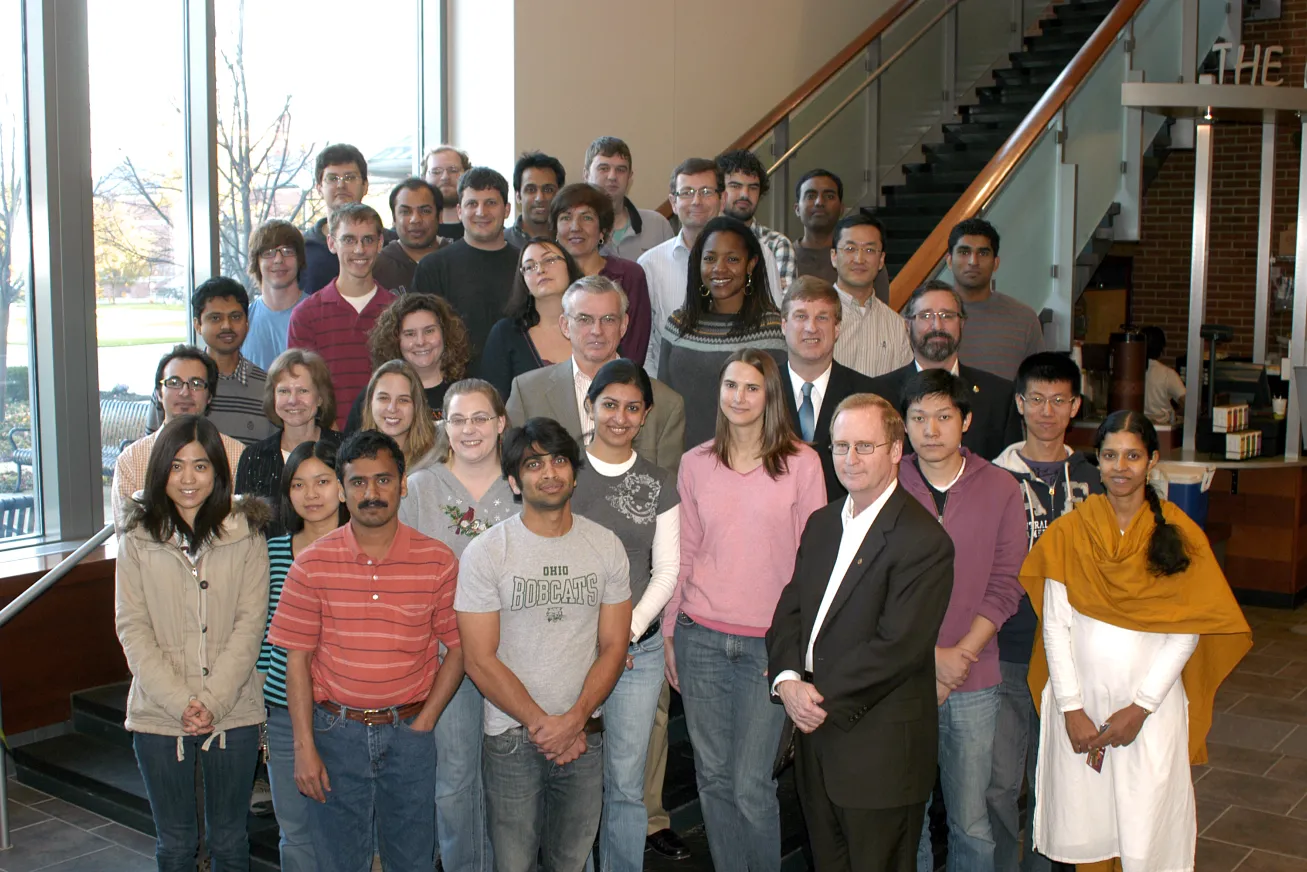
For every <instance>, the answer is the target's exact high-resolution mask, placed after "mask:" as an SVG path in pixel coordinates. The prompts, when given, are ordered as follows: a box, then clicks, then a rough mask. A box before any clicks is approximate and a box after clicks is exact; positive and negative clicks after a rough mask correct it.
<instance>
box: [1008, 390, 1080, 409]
mask: <svg viewBox="0 0 1307 872" xmlns="http://www.w3.org/2000/svg"><path fill="white" fill-rule="evenodd" d="M1021 399H1023V400H1025V401H1026V404H1027V405H1031V406H1035V407H1037V408H1038V407H1043V406H1052V407H1053V408H1054V409H1057V410H1058V411H1059V412H1060V411H1062V410H1063V409H1065V408H1067V407H1068V406H1070V405H1071V403H1072V402H1073V401H1074V398H1073V397H1064V396H1062V395H1061V394H1058V395H1056V396H1052V397H1043V396H1040V395H1039V394H1022V395H1021Z"/></svg>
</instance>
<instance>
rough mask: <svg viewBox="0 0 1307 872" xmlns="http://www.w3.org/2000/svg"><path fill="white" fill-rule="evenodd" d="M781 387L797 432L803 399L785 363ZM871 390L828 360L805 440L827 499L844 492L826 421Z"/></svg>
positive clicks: (869, 383)
mask: <svg viewBox="0 0 1307 872" xmlns="http://www.w3.org/2000/svg"><path fill="white" fill-rule="evenodd" d="M781 389H782V390H783V391H784V392H785V407H786V408H787V409H789V410H790V424H791V425H792V426H793V427H794V432H795V433H799V432H800V430H799V404H800V403H801V402H803V399H802V397H796V396H795V395H794V385H793V384H792V383H791V381H790V371H789V366H783V367H781ZM875 392H876V390H875V385H874V383H873V382H872V380H871V379H870V378H868V377H867V376H865V375H863V374H862V373H860V372H858V371H857V370H856V369H850V368H849V367H847V366H845V365H844V364H842V363H839V362H837V361H834V360H832V361H831V370H830V381H828V382H827V383H826V394H825V396H823V397H822V399H821V412H820V414H818V415H817V420H816V422H815V424H814V426H813V428H812V442H810V443H808V444H810V445H811V446H812V447H813V448H814V449H815V450H816V451H817V454H818V456H819V457H821V471H822V473H823V474H824V475H825V476H826V499H828V500H838V499H840V498H842V497H843V496H844V495H845V494H847V493H848V491H846V490H845V489H844V485H842V484H840V480H839V478H838V477H836V475H835V458H834V457H832V456H831V453H830V422H831V418H832V417H834V415H835V407H836V406H838V405H839V404H840V402H841V401H842V400H843V399H844V398H845V397H848V396H851V395H852V394H864V393H875ZM1004 447H1006V446H1004Z"/></svg>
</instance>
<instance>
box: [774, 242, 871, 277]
mask: <svg viewBox="0 0 1307 872" xmlns="http://www.w3.org/2000/svg"><path fill="white" fill-rule="evenodd" d="M830 253H831V250H830V249H829V248H804V247H803V246H802V245H800V244H799V243H797V242H796V243H794V264H795V266H796V267H797V268H798V272H799V275H800V276H816V277H817V278H819V279H825V280H826V281H828V282H830V283H831V284H832V285H833V284H835V282H837V281H838V280H839V273H837V272H836V271H835V264H833V263H831V262H830ZM881 271H882V272H884V270H881Z"/></svg>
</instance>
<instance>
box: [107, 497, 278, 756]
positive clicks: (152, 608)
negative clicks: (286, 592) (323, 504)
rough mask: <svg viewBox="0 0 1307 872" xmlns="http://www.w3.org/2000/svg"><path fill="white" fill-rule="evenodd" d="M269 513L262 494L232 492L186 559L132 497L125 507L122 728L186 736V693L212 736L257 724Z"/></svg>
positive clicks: (119, 607)
mask: <svg viewBox="0 0 1307 872" xmlns="http://www.w3.org/2000/svg"><path fill="white" fill-rule="evenodd" d="M269 516H270V512H269V510H268V507H267V504H266V503H264V502H263V501H262V500H259V499H255V498H245V499H241V500H238V501H237V502H236V503H235V504H234V505H233V506H232V511H231V514H229V515H228V516H227V518H226V520H225V521H223V525H222V535H221V536H218V537H216V538H212V539H210V541H209V542H207V543H206V544H205V545H203V546H202V547H201V548H200V551H199V553H198V554H197V555H196V559H195V563H194V566H192V564H191V562H190V561H189V560H188V559H187V557H186V555H185V553H183V551H182V550H181V548H180V547H178V545H177V543H176V542H175V541H168V542H160V541H158V540H157V539H155V538H153V537H152V536H151V535H150V534H149V533H147V532H146V530H145V528H144V527H143V526H142V525H141V508H140V506H139V505H136V506H134V507H133V508H132V509H131V510H130V512H129V514H128V518H127V524H126V527H127V533H126V535H125V536H124V537H123V541H122V545H121V546H120V548H119V549H118V561H117V579H116V604H115V610H114V611H115V623H116V626H117V629H118V639H119V641H121V642H122V646H123V652H124V653H125V654H126V655H127V665H128V667H129V668H130V669H131V671H132V685H131V690H130V691H129V692H128V695H127V722H126V726H127V729H129V730H133V731H136V732H141V733H155V734H159V735H164V736H182V735H185V731H184V730H183V729H182V713H183V712H185V710H186V707H187V706H188V705H189V704H190V701H191V698H192V697H194V698H195V699H197V700H199V702H201V703H202V704H203V705H204V707H205V708H207V709H208V710H209V711H210V712H211V713H212V714H213V725H214V733H213V735H215V736H220V735H221V733H222V732H223V731H225V730H230V729H235V728H236V727H245V726H249V725H251V724H258V723H262V722H263V720H264V717H265V715H264V708H263V692H262V690H261V683H260V679H259V675H258V673H257V672H256V671H255V669H254V664H255V661H256V660H257V659H258V656H259V646H260V644H262V642H263V630H264V626H265V624H266V622H267V612H268V546H267V542H266V541H265V540H264V538H263V533H262V531H263V528H264V527H265V526H266V524H267V522H268V520H269ZM179 753H180V752H179Z"/></svg>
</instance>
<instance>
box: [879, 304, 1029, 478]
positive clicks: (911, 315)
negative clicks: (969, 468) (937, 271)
mask: <svg viewBox="0 0 1307 872" xmlns="http://www.w3.org/2000/svg"><path fill="white" fill-rule="evenodd" d="M966 319H967V313H966V309H965V307H964V306H963V305H962V297H960V296H959V295H958V293H957V291H955V290H953V286H952V285H950V284H949V283H948V282H942V281H930V282H927V283H926V284H924V285H922V286H921V287H919V288H917V289H916V290H915V291H913V292H912V296H911V297H909V298H908V302H907V305H905V306H904V307H903V321H904V324H905V325H906V326H907V331H908V342H909V343H910V344H911V345H912V356H913V361H912V363H909V364H908V365H907V366H902V367H899V368H898V369H896V370H894V371H893V372H887V373H885V375H882V376H878V377H876V378H874V379H872V384H873V387H872V391H873V392H874V393H877V394H880V395H881V396H882V397H884V398H885V399H887V400H889V401H890V402H891V403H893V404H894V405H895V406H897V405H898V404H899V402H900V400H901V399H902V395H903V385H904V384H905V383H906V382H907V380H908V378H909V377H910V376H912V375H913V374H914V373H917V372H920V371H921V370H923V369H945V370H948V371H949V372H952V373H953V374H954V375H956V376H957V377H958V378H960V379H961V380H962V382H963V384H964V385H966V387H967V390H969V391H970V392H971V427H970V428H969V429H968V430H967V431H966V432H965V433H964V434H963V435H962V445H963V446H964V447H965V448H967V449H968V450H970V451H974V452H975V453H976V454H979V455H980V456H981V457H983V458H985V459H986V460H993V459H994V458H995V457H998V456H999V454H1001V453H1002V452H1003V449H1004V448H1007V447H1008V446H1009V445H1011V444H1012V443H1014V442H1020V441H1021V439H1022V438H1023V437H1022V430H1021V415H1020V414H1018V412H1017V404H1016V394H1015V393H1014V389H1013V387H1012V382H1010V381H1008V380H1007V379H1004V378H999V377H998V376H996V375H994V374H993V373H989V372H985V371H984V370H982V369H976V368H974V367H970V366H966V365H963V364H961V363H959V362H958V348H959V347H960V346H961V345H962V325H963V323H964V322H965V321H966Z"/></svg>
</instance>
